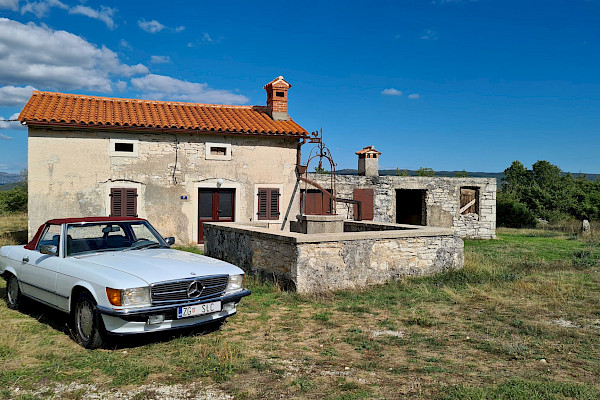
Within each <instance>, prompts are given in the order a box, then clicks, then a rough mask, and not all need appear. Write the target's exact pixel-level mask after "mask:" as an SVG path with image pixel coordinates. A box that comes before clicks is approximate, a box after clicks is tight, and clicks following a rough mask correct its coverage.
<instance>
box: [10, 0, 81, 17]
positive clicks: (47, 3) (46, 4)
mask: <svg viewBox="0 0 600 400" xmlns="http://www.w3.org/2000/svg"><path fill="white" fill-rule="evenodd" d="M52 7H56V8H60V9H62V10H68V9H69V6H68V5H66V4H65V3H63V2H62V1H59V0H42V1H31V2H27V3H25V5H24V6H23V7H21V15H25V14H26V13H28V12H29V13H32V14H33V15H35V16H36V17H38V18H42V17H44V16H45V15H46V14H48V11H49V10H50V8H52Z"/></svg>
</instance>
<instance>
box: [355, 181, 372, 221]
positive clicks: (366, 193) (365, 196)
mask: <svg viewBox="0 0 600 400" xmlns="http://www.w3.org/2000/svg"><path fill="white" fill-rule="evenodd" d="M373 194H374V191H373V189H354V193H353V197H354V200H358V201H360V210H361V213H362V219H363V221H372V220H373ZM354 218H355V219H356V218H358V207H357V206H354Z"/></svg>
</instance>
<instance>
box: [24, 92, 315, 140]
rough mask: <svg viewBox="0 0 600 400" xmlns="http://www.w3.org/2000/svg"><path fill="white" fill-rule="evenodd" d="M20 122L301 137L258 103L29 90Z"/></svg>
mask: <svg viewBox="0 0 600 400" xmlns="http://www.w3.org/2000/svg"><path fill="white" fill-rule="evenodd" d="M19 121H21V122H49V123H53V122H54V123H66V124H88V125H93V126H103V125H106V126H115V125H116V126H132V127H157V128H158V127H159V128H164V129H179V130H194V131H196V130H197V131H204V132H206V131H208V132H211V131H212V132H228V133H256V134H277V135H292V136H306V135H308V131H306V129H304V128H302V127H301V126H300V125H298V124H297V123H295V122H294V121H292V120H291V119H290V120H289V121H274V120H273V119H272V118H271V117H270V116H269V114H268V113H267V108H266V107H264V106H228V105H218V104H199V103H183V102H171V101H150V100H137V99H116V98H109V97H96V96H84V95H76V94H64V93H54V92H39V91H34V92H33V95H32V96H31V98H30V99H29V101H28V102H27V104H26V105H25V107H24V108H23V111H21V115H19Z"/></svg>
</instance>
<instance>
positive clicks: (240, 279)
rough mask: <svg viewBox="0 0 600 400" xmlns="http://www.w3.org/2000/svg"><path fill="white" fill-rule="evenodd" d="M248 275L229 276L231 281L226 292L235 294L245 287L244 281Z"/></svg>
mask: <svg viewBox="0 0 600 400" xmlns="http://www.w3.org/2000/svg"><path fill="white" fill-rule="evenodd" d="M245 278H246V275H244V274H240V275H229V281H228V282H227V287H226V288H225V291H226V292H235V291H236V290H240V289H241V288H243V287H244V280H245Z"/></svg>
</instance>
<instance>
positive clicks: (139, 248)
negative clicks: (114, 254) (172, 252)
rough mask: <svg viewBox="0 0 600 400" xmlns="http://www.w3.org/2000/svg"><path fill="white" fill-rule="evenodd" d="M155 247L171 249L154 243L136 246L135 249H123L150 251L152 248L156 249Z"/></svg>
mask: <svg viewBox="0 0 600 400" xmlns="http://www.w3.org/2000/svg"><path fill="white" fill-rule="evenodd" d="M154 247H157V248H161V247H162V248H167V249H168V248H169V246H165V245H164V244H160V243H155V242H152V243H144V244H140V245H138V246H134V247H129V248H127V249H123V251H129V250H142V249H150V248H154Z"/></svg>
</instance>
